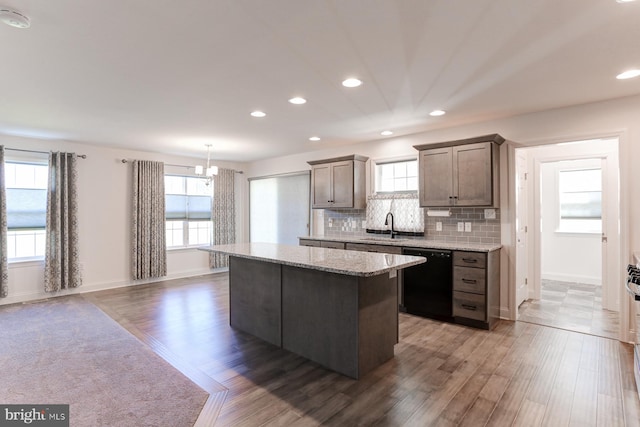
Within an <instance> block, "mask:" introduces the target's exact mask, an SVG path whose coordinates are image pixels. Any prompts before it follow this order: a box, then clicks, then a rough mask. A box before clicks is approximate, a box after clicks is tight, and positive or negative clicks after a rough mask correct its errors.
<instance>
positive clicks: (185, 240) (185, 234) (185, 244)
mask: <svg viewBox="0 0 640 427" xmlns="http://www.w3.org/2000/svg"><path fill="white" fill-rule="evenodd" d="M164 175H165V177H167V176H177V177H184V178H190V179H202V178H201V177H197V176H193V175H184V174H175V173H165V174H164ZM185 183H186V182H185ZM209 186H210V188H211V193H212V194H211V200H212V201H213V182H210V183H209ZM185 191H186V189H185ZM166 194H167V192H166V190H165V195H166ZM169 194H175V193H169ZM185 195H188V194H185ZM170 222H173V223H178V222H181V223H182V244H180V245H172V246H169V244H168V242H167V251H179V250H184V249H193V248H199V247H203V246H210V245H211V244H212V242H213V218H212V219H211V220H209V221H203V220H192V221H189V220H188V219H187V220H184V219H165V233H168V230H167V226H168V223H170ZM196 222H198V223H207V224H208V228H209V241H208V242H206V243H195V244H190V243H189V232H190V228H189V224H191V223H196ZM165 238H168V236H167V237H165Z"/></svg>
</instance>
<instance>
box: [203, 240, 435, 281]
mask: <svg viewBox="0 0 640 427" xmlns="http://www.w3.org/2000/svg"><path fill="white" fill-rule="evenodd" d="M199 249H200V250H203V251H208V252H217V253H223V254H227V255H232V256H237V257H240V258H247V259H254V260H258V261H265V262H272V263H275V264H283V265H289V266H293V267H302V268H311V269H314V270H319V271H326V272H328V273H338V274H344V275H347V276H360V277H370V276H377V275H380V274H384V273H387V272H390V271H393V270H399V269H402V268H406V267H411V266H412V265H418V264H422V263H423V262H426V258H423V257H418V256H409V255H392V254H383V253H370V252H360V251H346V250H343V249H328V248H316V247H309V246H293V245H280V244H276V243H235V244H231V245H215V246H206V247H202V248H199Z"/></svg>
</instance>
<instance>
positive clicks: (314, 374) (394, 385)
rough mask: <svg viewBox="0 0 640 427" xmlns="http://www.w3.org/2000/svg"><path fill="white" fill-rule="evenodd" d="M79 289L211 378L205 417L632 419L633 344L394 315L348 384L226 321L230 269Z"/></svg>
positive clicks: (517, 326)
mask: <svg viewBox="0 0 640 427" xmlns="http://www.w3.org/2000/svg"><path fill="white" fill-rule="evenodd" d="M85 295H86V298H87V299H89V300H90V301H92V302H94V303H95V304H96V305H98V306H99V307H101V308H102V309H103V310H104V311H105V312H106V313H107V314H109V315H111V316H112V317H113V318H114V319H116V320H117V321H118V322H120V323H121V324H122V325H123V326H124V327H125V328H127V329H129V330H130V331H132V333H134V334H135V335H137V336H138V337H140V339H142V340H143V341H145V342H147V343H149V344H150V345H151V346H152V348H155V349H156V351H158V352H159V353H161V355H163V357H165V358H166V359H167V360H169V361H171V362H172V363H174V365H175V366H176V367H177V368H178V369H181V370H182V371H183V372H185V374H186V375H187V376H189V377H191V378H192V379H193V380H194V381H195V382H196V383H198V384H202V385H203V386H204V387H208V390H210V391H211V393H212V398H211V399H210V402H209V403H208V405H207V407H206V414H203V415H202V416H201V419H200V420H199V424H202V425H205V424H213V422H214V420H215V425H220V426H260V425H268V426H312V425H320V424H323V425H333V426H355V425H376V426H405V425H406V426H428V425H437V426H454V425H465V426H466V425H469V426H484V425H489V426H510V425H518V426H521V425H522V426H537V425H549V426H564V425H572V426H609V425H611V426H625V425H626V426H640V402H639V400H638V394H637V392H636V389H635V383H634V378H633V371H632V369H633V354H632V347H631V346H630V345H628V344H623V343H620V342H618V341H615V340H611V339H606V338H601V337H596V336H592V335H587V334H581V333H576V332H570V331H566V330H561V329H556V328H551V327H545V326H540V325H534V324H530V323H524V322H517V323H514V322H507V321H501V322H499V324H498V325H497V327H496V328H495V329H494V330H493V331H491V332H488V331H483V330H477V329H472V328H467V327H464V326H459V325H451V324H446V323H441V322H436V321H432V320H428V319H423V318H419V317H414V316H411V315H406V314H400V343H399V344H398V345H396V348H395V358H394V359H392V360H391V361H389V362H387V363H385V364H384V365H382V366H380V367H379V368H377V369H376V370H374V371H373V372H371V373H370V374H368V375H366V376H365V377H364V378H363V379H361V380H359V381H356V380H352V379H349V378H347V377H344V376H341V375H339V374H336V373H333V372H330V371H328V370H326V369H324V368H322V367H320V366H318V365H317V364H315V363H313V362H309V361H306V360H305V359H303V358H301V357H298V356H296V355H294V354H291V353H288V352H287V351H284V350H282V349H279V348H276V347H274V346H272V345H269V344H266V343H263V342H261V341H260V340H258V339H256V338H253V337H251V336H249V335H247V334H244V333H242V332H237V331H234V330H232V329H231V328H230V327H229V325H228V318H229V313H228V276H227V275H226V274H218V275H210V276H202V277H198V278H190V279H184V280H177V281H170V282H162V283H157V284H150V285H142V286H135V287H130V288H122V289H116V290H109V291H103V292H96V293H92V294H85Z"/></svg>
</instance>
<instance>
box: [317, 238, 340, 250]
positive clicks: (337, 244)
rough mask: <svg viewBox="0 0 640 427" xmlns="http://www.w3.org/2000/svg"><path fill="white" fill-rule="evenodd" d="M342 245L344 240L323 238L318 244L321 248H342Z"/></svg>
mask: <svg viewBox="0 0 640 427" xmlns="http://www.w3.org/2000/svg"><path fill="white" fill-rule="evenodd" d="M344 245H345V244H344V242H325V241H324V240H323V241H321V242H320V246H321V247H323V248H331V249H344Z"/></svg>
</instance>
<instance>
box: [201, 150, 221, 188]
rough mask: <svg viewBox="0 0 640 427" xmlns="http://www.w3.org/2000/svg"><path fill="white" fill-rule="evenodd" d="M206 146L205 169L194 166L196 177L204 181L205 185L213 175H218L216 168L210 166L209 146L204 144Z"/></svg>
mask: <svg viewBox="0 0 640 427" xmlns="http://www.w3.org/2000/svg"><path fill="white" fill-rule="evenodd" d="M206 146H207V168H206V169H205V168H204V167H203V166H202V165H197V166H196V175H198V176H201V177H202V178H204V179H206V180H207V182H206V184H207V185H209V184H210V183H211V180H212V179H213V177H214V176H215V175H218V167H217V166H211V144H206Z"/></svg>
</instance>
